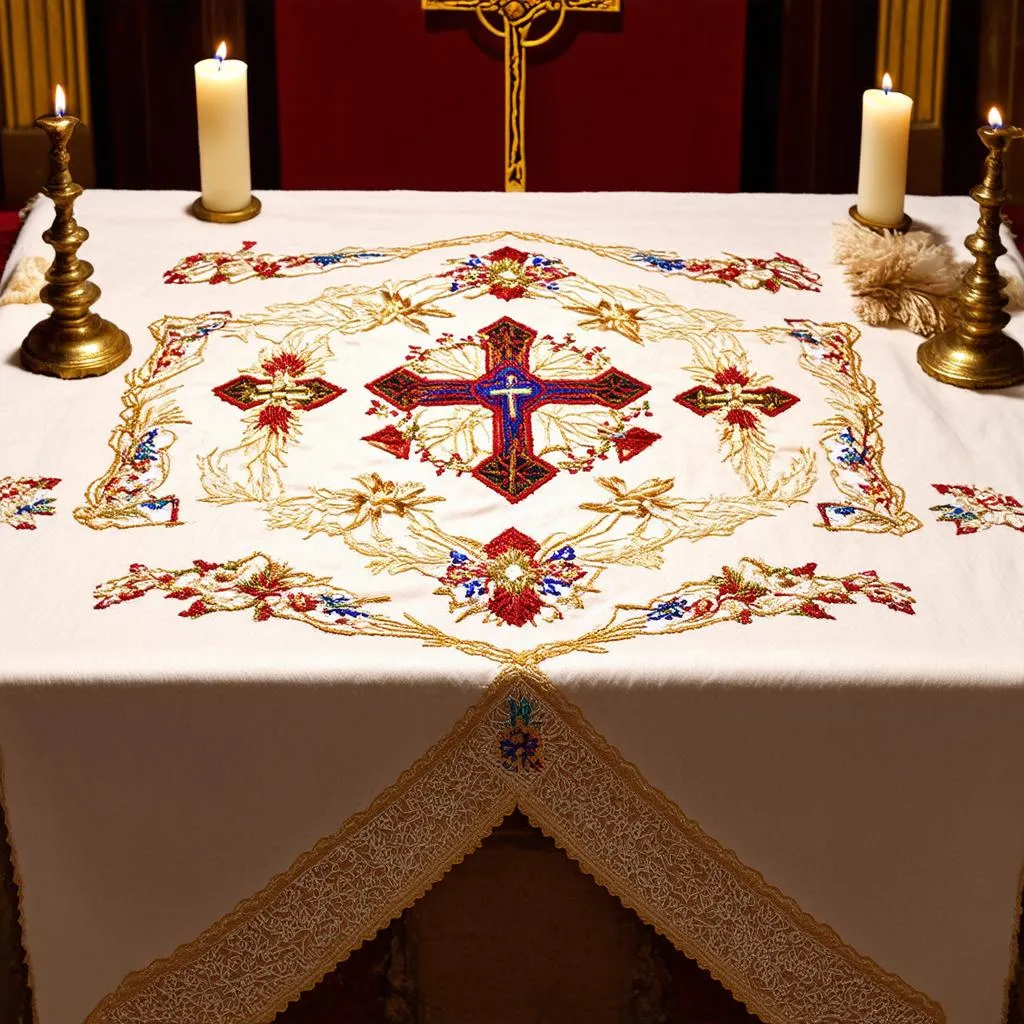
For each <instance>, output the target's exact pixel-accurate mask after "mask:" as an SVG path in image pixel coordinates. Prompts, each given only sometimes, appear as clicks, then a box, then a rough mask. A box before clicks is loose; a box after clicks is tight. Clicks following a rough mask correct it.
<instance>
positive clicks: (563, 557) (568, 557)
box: [548, 544, 576, 562]
mask: <svg viewBox="0 0 1024 1024" xmlns="http://www.w3.org/2000/svg"><path fill="white" fill-rule="evenodd" d="M575 558H576V552H575V551H574V550H573V549H572V548H571V547H569V545H568V544H566V546H565V547H564V548H559V549H558V550H557V551H556V552H555V553H554V554H553V555H552V556H551V557H550V558H549V559H548V561H549V562H572V561H574V560H575Z"/></svg>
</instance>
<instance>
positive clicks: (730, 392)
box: [676, 366, 800, 430]
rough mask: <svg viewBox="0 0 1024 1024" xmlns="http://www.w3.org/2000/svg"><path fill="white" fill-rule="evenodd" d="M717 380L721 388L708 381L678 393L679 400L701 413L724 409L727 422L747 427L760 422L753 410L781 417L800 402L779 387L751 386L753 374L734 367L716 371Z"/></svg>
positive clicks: (688, 407)
mask: <svg viewBox="0 0 1024 1024" xmlns="http://www.w3.org/2000/svg"><path fill="white" fill-rule="evenodd" d="M715 383H716V384H718V385H719V387H718V388H711V387H708V386H707V385H706V384H699V385H698V386H697V387H695V388H690V390H689V391H684V392H683V393H682V394H681V395H676V401H677V402H678V403H679V404H680V405H681V406H683V407H684V408H687V409H689V410H690V411H691V412H695V413H696V414H697V415H698V416H707V415H708V413H712V412H724V413H725V420H726V422H727V423H732V424H734V425H735V426H738V427H742V428H744V429H747V430H749V429H750V428H752V427H755V426H756V425H757V417H756V416H755V414H754V412H753V411H752V410H754V409H756V410H758V411H759V412H762V413H764V415H765V416H769V417H770V416H778V415H779V413H782V412H785V411H786V410H787V409H789V408H791V407H792V406H794V405H796V403H797V402H799V401H800V399H799V398H797V396H796V395H791V394H790V393H789V392H788V391H781V390H780V389H779V388H775V387H771V388H748V387H747V384H749V383H750V377H748V376H747V375H746V374H745V373H743V372H742V371H741V370H738V369H737V368H736V367H734V366H730V367H728V368H727V369H725V370H722V371H721V372H719V373H716V374H715Z"/></svg>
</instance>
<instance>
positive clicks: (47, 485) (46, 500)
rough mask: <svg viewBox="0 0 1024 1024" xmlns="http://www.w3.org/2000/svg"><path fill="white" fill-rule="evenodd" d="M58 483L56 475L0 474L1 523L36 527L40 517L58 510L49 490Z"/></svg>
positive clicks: (31, 528) (20, 526)
mask: <svg viewBox="0 0 1024 1024" xmlns="http://www.w3.org/2000/svg"><path fill="white" fill-rule="evenodd" d="M59 483H60V478H59V477H56V476H21V477H16V476H0V523H6V524H7V525H8V526H11V527H13V528H14V529H15V530H34V529H35V528H36V519H37V518H38V517H40V516H52V515H53V514H54V513H55V512H56V511H57V509H56V505H55V499H54V498H53V497H52V496H51V495H49V494H47V493H46V492H47V491H52V490H53V488H54V487H56V486H57V484H59Z"/></svg>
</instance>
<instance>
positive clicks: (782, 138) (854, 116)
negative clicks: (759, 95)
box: [775, 0, 878, 192]
mask: <svg viewBox="0 0 1024 1024" xmlns="http://www.w3.org/2000/svg"><path fill="white" fill-rule="evenodd" d="M877 30H878V5H877V4H876V3H869V2H866V0H783V3H782V30H781V35H782V39H781V69H782V70H781V82H780V91H779V104H778V111H779V113H778V158H777V176H776V182H775V186H776V189H777V190H778V191H780V192H855V191H856V190H857V174H858V167H859V163H860V116H861V95H862V93H863V92H864V90H865V89H866V88H869V87H870V86H871V85H872V84H873V82H874V77H875V53H876V42H877Z"/></svg>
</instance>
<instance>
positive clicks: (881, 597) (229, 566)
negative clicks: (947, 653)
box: [94, 538, 914, 667]
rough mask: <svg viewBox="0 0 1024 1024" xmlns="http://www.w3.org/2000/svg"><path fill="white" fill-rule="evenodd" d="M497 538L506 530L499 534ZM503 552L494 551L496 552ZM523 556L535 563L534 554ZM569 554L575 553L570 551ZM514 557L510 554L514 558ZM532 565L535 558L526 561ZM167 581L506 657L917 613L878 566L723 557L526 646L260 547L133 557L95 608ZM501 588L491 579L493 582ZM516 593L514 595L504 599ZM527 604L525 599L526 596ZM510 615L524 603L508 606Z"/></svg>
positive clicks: (100, 591) (288, 614) (263, 610)
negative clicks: (705, 569)
mask: <svg viewBox="0 0 1024 1024" xmlns="http://www.w3.org/2000/svg"><path fill="white" fill-rule="evenodd" d="M498 539H500V538H498ZM517 544H523V545H525V547H526V548H527V549H529V548H530V547H531V546H532V542H531V541H530V540H529V538H524V539H523V540H522V541H518V540H516V541H509V540H508V539H506V540H505V541H504V542H503V546H504V552H501V553H505V552H508V551H509V550H513V549H514V550H516V551H518V552H519V553H520V554H522V553H524V548H523V547H516V545H517ZM501 553H499V554H498V556H496V557H498V558H500V556H501ZM525 560H526V562H527V566H529V565H531V564H532V565H533V566H536V564H537V562H536V559H535V558H534V557H533V555H529V556H526V559H525ZM562 560H563V561H571V559H569V558H568V555H567V554H566V555H565V556H564V558H563V559H562ZM509 564H511V560H510V561H509ZM524 571H529V568H526V569H524ZM153 591H162V592H163V593H164V595H165V597H166V598H168V599H173V600H177V601H181V602H186V601H187V602H188V604H187V605H186V607H185V608H184V609H182V610H181V611H180V612H179V613H178V614H179V616H181V617H182V618H186V619H195V618H200V617H201V616H203V615H209V614H211V613H213V612H239V611H251V612H252V613H253V618H255V619H256V620H257V621H258V622H264V621H266V620H267V619H271V618H279V619H293V620H295V621H297V622H302V623H305V624H306V625H308V626H313V627H314V628H316V629H319V630H322V631H323V632H327V633H337V634H343V635H356V634H359V635H363V636H387V637H392V638H396V639H397V638H403V639H407V640H417V641H419V642H420V643H421V644H425V645H427V646H430V647H447V648H451V649H453V650H457V651H461V652H462V653H464V654H467V655H470V656H474V657H484V658H488V659H490V660H492V661H495V662H498V663H500V664H505V665H520V666H528V667H533V666H537V665H539V664H541V663H542V662H544V661H546V660H549V659H551V658H557V657H561V656H564V655H566V654H571V653H572V652H574V651H581V650H587V651H593V652H599V651H602V650H604V648H605V645H607V644H609V643H617V642H622V641H624V640H631V639H634V638H637V637H643V636H651V635H657V634H662V633H681V632H686V631H689V630H692V629H703V628H704V627H707V626H715V625H720V624H722V623H726V622H739V623H741V624H749V623H750V622H752V621H753V620H754V619H755V618H771V617H774V616H776V615H799V616H805V617H808V618H814V619H831V618H834V616H833V615H832V613H831V611H830V610H829V609H830V608H832V607H834V606H838V605H840V604H854V603H855V599H856V598H857V597H858V596H861V597H866V598H867V599H868V601H870V602H872V603H874V604H881V605H885V607H887V608H889V609H891V610H892V611H897V612H903V613H904V614H907V615H913V614H914V609H913V604H914V599H913V598H912V597H911V596H910V588H909V587H907V586H905V585H904V584H902V583H895V582H888V581H885V580H882V579H881V578H880V577H879V576H878V574H877V573H876V572H874V571H873V570H867V571H864V572H859V573H852V574H850V575H848V576H825V575H820V574H819V573H818V571H817V566H816V565H815V563H813V562H809V563H808V564H807V565H803V566H799V567H798V568H793V569H789V568H785V567H775V566H771V565H768V564H767V563H765V562H761V561H758V560H757V559H753V558H741V559H740V560H739V561H738V562H737V563H736V565H734V566H724V567H723V568H722V572H721V574H716V575H713V576H710V577H708V578H707V579H704V580H695V581H691V582H688V583H683V584H681V585H680V586H678V587H677V588H675V590H673V591H671V592H670V593H668V594H664V595H662V596H660V597H656V598H654V599H653V600H652V601H649V602H647V603H645V604H640V605H632V604H620V605H616V607H615V611H614V613H613V615H612V618H611V619H610V620H609V621H608V622H607V623H606V624H605V625H603V626H599V627H597V628H596V629H591V630H588V631H587V632H585V633H583V634H581V635H579V636H577V637H574V638H572V639H569V640H556V641H548V642H546V643H541V644H538V645H537V646H536V647H534V648H532V649H529V650H509V649H506V648H501V647H497V646H495V645H493V644H489V643H485V642H482V641H479V640H470V639H465V638H462V637H458V636H453V635H452V634H449V633H446V632H445V631H444V630H442V629H438V628H437V627H435V626H431V625H429V624H427V623H423V622H420V621H419V620H417V619H415V618H413V617H412V616H409V615H406V616H404V617H403V618H400V619H396V618H391V617H389V616H387V615H385V614H383V613H381V612H375V613H372V614H371V613H370V612H368V611H366V606H367V605H369V604H372V603H376V602H386V601H387V600H388V598H387V597H386V596H381V597H358V596H356V595H354V594H352V593H351V592H350V591H348V590H345V589H342V588H339V587H338V586H337V585H335V584H334V583H332V582H331V581H330V580H329V579H327V578H326V577H317V576H313V575H311V574H310V573H306V572H301V571H298V570H295V569H292V568H291V567H289V566H288V565H287V564H285V563H283V562H276V561H274V560H273V559H271V558H270V557H269V556H267V555H265V554H263V553H262V552H255V553H254V554H252V555H249V556H248V557H246V558H242V559H239V560H237V561H232V562H222V563H218V562H206V561H202V560H196V561H195V562H193V563H192V565H191V566H189V567H187V568H185V569H177V570H175V569H153V568H149V567H148V566H145V565H132V566H131V567H130V570H129V573H128V575H127V576H122V577H120V578H118V579H114V580H109V581H107V582H105V583H102V584H100V585H99V586H97V587H96V589H95V591H94V597H95V598H96V605H95V607H96V608H97V609H105V608H110V607H112V606H114V605H118V604H124V603H125V602H126V601H133V600H135V599H137V598H140V597H144V596H145V595H146V594H148V593H151V592H153ZM496 591H497V588H495V592H496ZM514 596H515V595H510V598H509V602H510V603H509V604H508V607H511V601H512V600H513V598H514ZM523 607H524V608H525V609H526V611H527V612H528V609H529V604H525V605H524V606H523ZM509 614H510V615H512V616H515V615H517V614H520V613H516V612H510V613H509Z"/></svg>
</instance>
